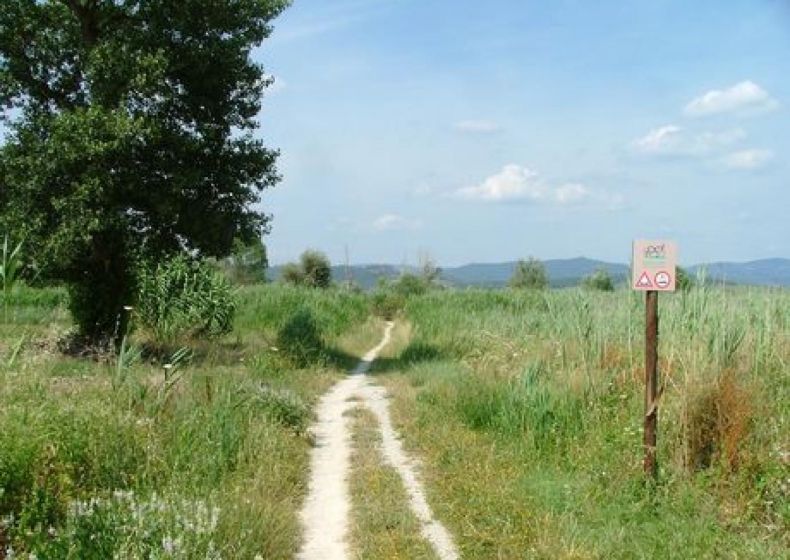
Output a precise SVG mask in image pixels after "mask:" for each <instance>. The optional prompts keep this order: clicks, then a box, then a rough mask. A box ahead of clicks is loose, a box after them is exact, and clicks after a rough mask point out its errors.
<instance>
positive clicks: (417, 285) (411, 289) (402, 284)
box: [391, 272, 431, 297]
mask: <svg viewBox="0 0 790 560" xmlns="http://www.w3.org/2000/svg"><path fill="white" fill-rule="evenodd" d="M430 282H431V281H430V280H428V279H426V278H425V277H423V276H417V275H415V274H411V273H409V272H404V273H403V274H401V275H400V277H398V279H397V280H395V281H394V282H393V283H392V285H391V289H392V290H394V291H395V292H396V293H398V294H400V295H402V296H404V297H410V296H419V295H422V294H424V293H425V292H427V291H428V288H429V287H430V285H431V284H430Z"/></svg>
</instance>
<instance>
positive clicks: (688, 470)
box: [394, 282, 790, 558]
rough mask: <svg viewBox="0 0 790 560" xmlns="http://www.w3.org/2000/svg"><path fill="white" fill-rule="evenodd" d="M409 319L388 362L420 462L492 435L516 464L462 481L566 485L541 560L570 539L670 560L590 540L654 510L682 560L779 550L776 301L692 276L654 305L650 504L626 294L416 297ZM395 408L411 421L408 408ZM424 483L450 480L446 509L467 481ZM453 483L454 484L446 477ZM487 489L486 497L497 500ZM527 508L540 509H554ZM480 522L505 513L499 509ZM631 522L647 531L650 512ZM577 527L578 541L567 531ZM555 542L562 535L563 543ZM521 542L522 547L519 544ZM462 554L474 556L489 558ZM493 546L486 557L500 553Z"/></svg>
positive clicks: (780, 323) (618, 553) (781, 365)
mask: <svg viewBox="0 0 790 560" xmlns="http://www.w3.org/2000/svg"><path fill="white" fill-rule="evenodd" d="M406 311H407V316H408V319H409V320H410V321H411V323H412V333H413V338H412V340H411V342H410V345H409V346H408V347H407V348H406V349H405V350H404V352H403V353H402V355H401V356H402V357H401V361H400V364H398V365H397V366H394V367H400V368H403V370H404V372H405V373H406V376H407V378H409V379H411V381H412V384H413V385H414V386H415V387H417V388H418V389H417V390H418V393H417V399H416V406H417V408H416V411H412V412H410V413H409V415H408V416H406V417H405V418H407V417H409V416H412V415H414V416H415V421H414V422H415V424H414V425H415V426H420V427H421V431H415V432H414V434H413V436H414V437H416V438H417V439H418V440H420V441H424V442H430V444H428V443H426V444H425V445H427V446H428V447H423V451H424V452H425V453H427V454H431V453H433V447H438V448H440V449H441V451H437V453H438V456H437V458H436V460H437V461H439V462H440V464H446V463H445V462H443V459H442V457H451V456H453V453H455V452H456V451H455V449H454V442H456V441H466V442H467V443H466V445H469V441H468V440H466V439H465V436H464V435H463V434H464V433H465V432H464V429H466V430H471V431H472V432H474V433H479V434H483V435H484V437H485V439H484V440H483V441H484V442H488V441H490V440H489V439H488V438H493V442H494V443H482V444H481V445H483V446H485V445H489V446H493V447H491V448H490V449H489V450H488V454H489V456H490V455H491V454H492V453H493V454H495V455H499V456H501V457H509V456H510V455H511V454H512V455H514V456H517V457H518V460H519V461H521V462H522V463H521V464H520V465H519V464H517V463H507V461H505V460H504V459H503V460H502V464H501V465H500V467H499V468H500V470H499V471H494V472H486V473H485V474H481V473H478V475H469V476H483V477H484V476H492V477H494V476H497V475H496V473H497V472H498V473H499V476H500V477H503V476H505V477H506V476H512V473H513V472H514V469H515V471H516V472H519V473H522V476H532V475H528V474H527V473H534V477H537V478H540V479H541V482H540V485H541V487H545V485H548V486H553V485H555V484H557V485H559V486H563V485H569V486H570V487H575V488H576V490H575V494H573V496H572V497H568V496H564V494H563V496H564V497H562V498H560V497H558V496H554V497H553V498H552V499H561V500H565V501H567V500H570V502H569V503H571V504H575V506H574V507H576V508H577V513H576V514H570V513H562V514H555V513H548V514H547V515H549V518H551V519H555V518H556V525H555V524H554V523H555V522H554V521H552V522H551V527H550V528H547V529H546V530H547V531H554V532H557V533H558V537H557V539H555V540H554V541H552V542H553V545H552V546H556V548H552V547H551V546H549V547H548V548H547V549H545V550H548V551H550V552H545V551H544V553H545V554H547V555H548V556H550V557H552V556H553V557H556V556H565V555H568V556H571V557H574V556H573V554H569V552H568V550H569V549H568V548H567V546H569V545H568V543H569V542H573V543H574V546H578V547H580V548H581V549H586V550H589V551H592V552H590V557H628V555H627V554H625V553H624V552H623V551H624V550H625V548H617V547H614V543H615V542H619V543H620V545H619V546H621V547H626V546H628V547H631V548H628V550H631V551H633V550H635V549H634V548H633V547H634V546H636V547H637V548H636V549H639V547H642V548H641V550H642V552H641V553H635V554H636V556H637V557H639V556H643V557H650V556H652V557H667V554H669V552H668V551H667V549H665V548H663V547H662V546H659V545H658V543H648V542H645V541H644V540H640V539H639V537H637V536H633V537H631V538H629V539H628V541H629V543H628V544H627V545H626V544H625V543H624V542H623V541H622V540H618V539H617V538H614V537H613V533H612V532H616V531H617V530H618V526H617V524H615V525H614V526H611V527H609V528H608V529H606V530H601V531H598V532H597V533H596V531H595V530H594V524H595V523H605V520H606V519H607V517H609V516H611V515H612V511H614V510H615V509H617V508H620V509H622V510H623V511H625V510H632V511H633V510H639V511H640V512H642V511H645V512H646V511H647V509H646V508H656V509H658V510H661V512H662V513H660V515H663V516H665V517H664V518H662V519H661V520H660V523H664V524H665V525H664V527H666V526H667V525H671V524H676V525H677V526H678V527H679V529H677V532H676V537H677V538H678V539H679V540H680V541H681V542H684V543H686V544H685V545H683V546H688V547H690V548H689V550H695V551H696V552H694V553H690V554H691V556H694V555H695V554H696V555H703V556H705V555H708V556H710V555H713V556H716V555H717V554H719V553H720V552H721V551H723V550H725V549H726V548H727V547H728V546H732V547H733V550H739V551H740V552H739V553H737V554H740V555H741V556H743V557H750V558H759V557H764V556H765V555H766V554H768V555H769V556H771V555H772V554H774V553H775V552H776V551H777V550H779V549H781V548H782V542H785V541H783V540H782V538H781V537H780V535H782V534H783V531H785V530H786V529H787V527H788V523H789V522H790V517H788V514H789V513H790V511H788V509H787V507H786V504H787V503H788V499H790V494H788V492H790V489H788V487H787V483H786V472H787V471H786V468H787V467H786V465H787V463H786V461H787V453H788V451H787V450H788V447H787V446H788V440H787V436H786V434H788V433H790V425H789V424H788V419H789V418H790V414H788V412H790V408H788V407H790V404H789V403H790V383H788V376H787V373H788V371H790V369H789V368H788V359H790V293H789V292H788V291H786V290H780V289H767V288H763V289H758V288H747V287H738V288H733V287H728V288H723V287H717V286H711V285H708V284H706V283H705V282H701V283H698V286H697V287H696V288H695V289H692V290H689V291H687V292H681V293H677V294H673V295H666V296H664V295H662V296H661V298H660V329H659V331H660V364H659V370H660V372H659V375H660V383H661V385H662V386H663V388H664V393H663V396H662V398H661V401H660V412H659V416H660V420H659V452H658V454H659V462H660V465H661V481H660V487H659V489H658V491H657V494H652V495H651V494H650V493H649V492H647V491H646V488H645V487H644V486H643V484H642V483H643V481H644V479H643V476H642V473H641V455H642V449H641V426H642V420H641V418H642V415H643V412H644V404H643V402H644V401H643V399H644V373H643V370H644V357H643V352H644V300H643V297H642V296H641V295H640V294H634V293H631V292H628V291H616V292H614V293H602V292H594V291H584V290H578V289H567V290H556V291H550V292H546V293H543V294H524V293H518V292H515V291H513V292H507V291H502V292H490V291H484V290H466V291H446V292H435V293H429V294H426V295H424V296H422V297H416V298H412V299H411V300H410V301H409V303H408V305H407V309H406ZM403 406H404V407H407V408H408V409H413V408H414V406H415V403H411V404H405V403H404V405H403ZM439 426H441V427H439ZM452 426H456V428H453V427H452ZM448 430H449V431H450V432H451V433H450V434H448ZM453 430H455V431H453ZM439 434H441V435H439ZM472 441H477V440H472ZM483 449H485V447H483ZM483 449H481V453H482V452H483ZM494 449H495V450H494ZM491 460H492V461H494V462H497V461H498V460H496V459H493V458H492V459H491ZM448 468H449V467H448ZM538 473H544V474H543V475H539V474H538ZM782 473H785V474H782ZM436 476H437V477H439V478H447V480H448V482H447V486H448V487H449V488H450V489H448V494H446V495H444V497H445V499H450V500H454V499H456V495H455V494H454V493H453V492H461V491H460V490H452V488H455V487H456V485H457V486H458V487H460V486H461V485H464V486H463V487H464V490H463V492H462V493H466V494H468V493H469V492H470V490H469V485H472V484H473V482H472V481H471V480H466V479H465V478H464V477H465V475H464V473H463V472H462V471H459V472H455V471H453V472H444V473H443V474H441V475H439V474H437V475H436ZM541 476H542V478H541ZM457 477H461V480H458V481H457V484H456V483H455V482H450V480H453V481H455V479H456V478H457ZM537 478H536V480H537ZM464 481H466V482H465V483H464ZM478 483H479V484H480V485H482V484H483V482H482V481H478ZM491 484H492V487H491V488H489V489H488V490H487V491H489V492H490V491H492V489H494V488H497V486H496V483H495V482H493V481H492V483H491ZM481 491H482V490H481ZM497 491H499V490H497ZM512 491H513V492H514V493H516V494H517V495H519V496H521V499H522V500H523V499H529V498H528V497H526V496H522V495H521V494H519V493H520V492H523V491H524V487H523V486H520V485H517V486H513V490H512ZM531 491H534V489H532V490H531ZM560 494H562V493H560ZM583 496H584V498H582V497H583ZM690 496H695V497H694V498H693V499H692V498H690ZM778 496H781V498H778ZM458 499H460V494H459V495H458ZM467 499H468V500H469V501H470V502H473V503H474V502H475V500H478V499H481V498H480V497H479V496H477V495H474V496H467ZM687 499H692V502H689V503H686V502H684V500H687ZM516 501H518V500H516ZM651 504H652V505H651ZM689 504H692V505H689ZM694 504H696V505H694ZM537 507H539V508H544V509H543V512H544V513H545V512H546V511H548V512H551V511H556V508H558V507H562V502H560V503H556V502H555V503H548V502H547V503H541V504H538V506H537ZM459 511H461V510H459ZM463 511H465V515H467V516H469V515H472V512H470V511H468V510H463ZM562 511H565V510H564V509H562ZM538 513H540V512H538ZM489 514H490V515H507V516H508V519H515V518H516V517H517V516H518V513H517V512H516V511H515V510H513V511H510V510H508V511H507V513H505V512H503V510H501V509H500V510H499V511H498V512H497V514H494V513H493V512H489ZM639 515H641V513H640V514H639ZM656 515H659V514H658V513H656ZM692 518H693V520H692ZM464 519H465V521H463V523H470V521H469V518H468V517H465V518H464ZM477 522H480V523H485V522H484V521H481V520H478V521H477ZM477 522H475V523H477ZM645 522H646V523H648V524H654V525H655V524H656V523H658V522H659V521H652V520H651V518H650V517H646V518H645ZM610 523H611V522H610ZM573 526H576V527H577V531H576V532H575V533H573V535H571V533H568V530H569V527H573ZM717 526H726V527H731V528H733V530H735V531H738V532H740V533H742V534H748V535H750V537H749V538H747V539H745V540H741V541H738V540H737V539H732V538H730V537H729V536H728V535H727V534H726V533H723V532H721V531H720V530H718V529H713V528H712V527H717ZM703 527H704V529H703ZM478 529H479V530H482V529H480V528H479V527H478ZM784 534H785V536H786V534H788V533H786V532H784ZM559 535H564V536H563V537H562V538H568V539H570V540H569V541H567V542H565V544H562V543H560V542H559V539H560V536H559ZM607 535H608V536H607ZM501 538H502V539H503V540H502V542H504V539H505V537H504V536H502V537H501ZM524 539H526V540H522V541H521V542H522V543H524V545H525V546H527V545H526V543H527V542H529V540H528V539H529V537H528V536H527V535H525V536H524ZM607 539H610V540H609V541H607ZM706 539H707V541H706ZM705 542H707V544H705ZM532 543H533V546H537V545H536V544H535V541H534V540H533V541H532ZM725 543H726V544H725ZM544 544H545V543H544ZM785 544H786V542H785ZM469 546H470V547H471V548H470V550H475V551H477V552H475V554H479V555H480V557H483V558H487V557H492V558H493V557H496V556H494V555H492V554H488V553H484V552H482V551H481V549H479V548H478V547H477V545H472V544H470V545H469ZM495 549H496V547H495ZM502 550H505V549H499V554H500V555H502V554H505V556H507V554H506V553H504V552H502ZM651 551H652V552H651ZM715 551H719V552H715ZM755 551H760V552H759V553H757V552H755ZM771 551H773V552H771ZM511 553H513V552H512V551H511ZM519 554H521V552H519ZM737 554H736V555H737ZM761 555H762V556H761ZM473 556H474V554H473Z"/></svg>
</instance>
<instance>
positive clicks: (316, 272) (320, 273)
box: [299, 250, 332, 288]
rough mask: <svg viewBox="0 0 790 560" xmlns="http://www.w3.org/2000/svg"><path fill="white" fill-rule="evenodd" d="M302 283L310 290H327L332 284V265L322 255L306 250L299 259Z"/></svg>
mask: <svg viewBox="0 0 790 560" xmlns="http://www.w3.org/2000/svg"><path fill="white" fill-rule="evenodd" d="M299 263H300V264H301V266H302V273H303V274H304V283H305V284H306V285H307V286H310V287H312V288H328V287H329V286H330V285H331V284H332V265H331V264H330V262H329V259H328V258H327V256H326V255H325V254H324V253H321V252H320V251H313V250H307V251H305V252H304V253H302V255H301V256H300V257H299Z"/></svg>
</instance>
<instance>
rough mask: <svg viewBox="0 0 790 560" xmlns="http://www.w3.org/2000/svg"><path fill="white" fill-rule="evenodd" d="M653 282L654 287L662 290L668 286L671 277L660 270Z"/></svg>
mask: <svg viewBox="0 0 790 560" xmlns="http://www.w3.org/2000/svg"><path fill="white" fill-rule="evenodd" d="M655 280H656V287H658V288H661V289H664V288H668V287H669V284H670V283H671V282H672V276H670V274H669V272H667V271H666V270H662V271H661V272H659V273H657V274H656V278H655Z"/></svg>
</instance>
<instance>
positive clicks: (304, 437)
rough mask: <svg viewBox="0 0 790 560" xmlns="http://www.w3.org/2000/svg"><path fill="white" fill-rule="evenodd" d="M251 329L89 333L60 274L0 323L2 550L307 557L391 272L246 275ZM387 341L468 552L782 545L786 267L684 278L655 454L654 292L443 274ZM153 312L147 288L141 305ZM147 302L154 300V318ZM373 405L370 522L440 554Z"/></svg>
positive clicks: (632, 551) (380, 536) (370, 552)
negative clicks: (656, 467) (359, 289)
mask: <svg viewBox="0 0 790 560" xmlns="http://www.w3.org/2000/svg"><path fill="white" fill-rule="evenodd" d="M238 297H239V303H238V311H237V316H236V319H235V325H234V326H235V328H234V331H233V332H232V333H231V334H229V335H225V336H223V337H222V338H220V339H216V340H213V341H199V342H197V343H195V344H193V345H190V346H189V347H186V346H185V347H180V346H174V347H172V348H170V349H167V351H166V352H165V354H164V355H162V350H161V349H160V351H159V354H157V355H150V354H149V352H147V351H146V347H145V344H144V340H145V337H144V333H142V332H136V331H132V332H131V334H130V336H129V337H128V339H127V341H126V342H125V344H124V346H123V347H122V349H121V351H120V352H119V353H118V354H112V355H107V356H104V357H98V358H96V357H67V356H64V355H63V354H62V352H61V351H60V349H59V348H58V341H59V340H60V339H61V338H62V337H63V335H64V334H65V333H66V332H67V331H68V329H69V328H70V324H71V322H70V318H69V316H68V312H67V311H65V307H64V305H65V294H64V293H63V292H62V291H61V290H58V289H37V290H34V289H30V288H25V287H21V286H18V287H16V288H15V289H14V292H13V295H12V299H11V301H10V305H9V307H8V313H7V314H6V316H5V317H4V320H3V321H2V323H0V403H2V406H0V557H2V556H3V554H5V555H6V557H7V558H10V557H12V556H11V554H9V551H11V550H13V551H14V553H13V554H14V555H15V556H13V557H18V558H28V557H32V556H30V554H31V553H33V554H35V557H38V558H74V559H78V558H79V559H93V558H96V559H99V558H111V557H118V558H241V559H243V558H250V559H254V558H262V559H263V558H265V559H278V558H292V557H293V554H294V553H295V551H296V549H297V547H298V543H299V538H300V530H299V526H298V519H297V513H296V512H297V511H298V509H299V507H300V505H301V502H302V499H303V497H304V494H305V484H306V480H307V468H308V456H309V450H310V437H309V434H308V431H307V427H308V425H309V423H310V421H311V419H312V407H313V405H314V404H315V402H316V400H317V397H318V396H319V395H320V394H321V393H322V392H323V391H325V390H326V389H327V388H328V387H329V386H330V385H331V384H332V383H333V382H334V381H336V380H338V379H339V378H340V377H341V376H342V375H343V374H344V372H345V370H346V369H348V367H349V366H350V365H351V364H353V363H354V361H355V360H356V357H357V356H359V355H360V354H362V353H364V351H365V350H366V349H368V348H369V347H371V346H372V345H373V344H375V342H376V341H377V340H378V339H379V338H380V334H381V320H380V319H377V318H375V317H372V316H371V304H373V309H376V306H375V300H376V298H375V297H370V296H369V295H367V294H364V293H354V292H352V291H344V290H341V289H336V288H332V289H327V290H318V289H310V288H297V287H289V286H283V285H258V286H252V287H245V288H242V289H240V290H239V292H238ZM399 301H401V304H402V305H404V308H403V309H402V310H401V311H399V312H398V313H397V317H396V330H395V339H394V342H393V343H392V344H391V345H390V346H389V347H388V348H387V349H385V351H384V353H383V354H382V358H381V359H380V360H379V361H377V362H376V363H375V364H374V370H373V375H374V376H375V380H376V381H377V382H380V383H382V384H384V385H385V386H387V387H388V389H389V390H390V391H391V393H392V395H393V401H392V402H393V413H394V415H395V420H396V424H397V425H396V427H397V428H398V429H399V431H400V432H401V433H402V435H403V438H404V443H405V445H406V447H407V449H409V450H410V451H411V452H413V453H414V454H415V455H416V456H418V457H420V458H421V463H422V471H421V472H422V475H423V478H424V479H425V484H426V486H427V490H428V494H429V495H428V498H429V501H430V502H431V504H432V506H433V508H434V510H435V512H436V514H437V516H438V517H439V518H440V519H442V520H443V521H444V522H445V523H446V524H447V525H448V528H449V529H450V531H451V532H452V533H453V534H454V536H455V538H456V541H457V543H458V545H459V547H460V548H461V553H462V556H463V557H464V558H474V559H478V558H480V559H489V558H490V559H495V558H497V559H498V558H505V559H512V558H678V557H682V558H783V557H787V556H788V555H787V552H786V551H787V550H788V547H790V538H789V537H788V535H790V531H789V529H790V523H789V522H790V505H789V504H790V501H789V500H788V497H790V468H789V467H790V455H789V454H790V440H789V439H788V438H789V437H790V436H789V435H788V434H790V426H788V408H789V407H790V383H789V382H788V375H787V373H788V371H789V369H788V364H789V363H790V293H788V292H787V291H782V290H770V289H751V288H726V289H725V288H720V287H706V286H701V287H697V288H694V289H692V290H690V291H689V292H687V293H678V294H674V295H670V296H666V297H664V296H662V297H661V301H660V307H661V325H660V333H661V342H660V344H661V346H660V356H661V361H660V375H661V381H662V383H663V386H664V394H663V397H662V399H661V402H660V417H659V440H658V441H659V449H658V457H659V463H660V474H659V479H658V481H657V482H655V483H653V482H648V481H646V480H645V477H644V475H643V473H642V467H641V458H642V447H641V418H642V415H643V412H644V409H643V407H644V403H643V398H644V397H643V391H644V382H643V329H644V318H643V313H644V304H643V299H642V297H640V296H639V295H638V294H633V293H630V292H626V291H616V292H614V293H601V292H595V291H586V290H580V289H575V288H574V289H563V290H547V291H538V290H535V291H530V290H520V291H516V290H507V291H506V290H503V291H486V290H464V291H460V290H449V289H448V290H431V291H428V292H427V293H425V294H421V295H412V296H409V297H407V298H405V299H403V300H399ZM131 313H132V314H134V313H135V311H134V310H132V311H131ZM132 323H134V317H133V318H132ZM374 422H375V420H374V419H373V418H372V417H371V416H370V415H369V414H366V413H364V412H360V413H359V414H358V415H357V416H356V419H355V426H356V428H355V441H356V442H357V449H356V451H355V456H354V469H355V476H354V481H353V483H352V494H353V498H354V505H355V514H354V515H355V517H354V519H355V528H354V530H353V531H352V544H353V547H354V549H355V550H356V551H358V557H360V558H375V557H381V558H384V557H386V558H430V557H431V556H430V551H428V550H427V549H426V547H425V545H424V543H423V542H421V541H420V540H419V539H415V537H414V531H415V520H414V519H413V518H411V517H410V515H409V514H408V512H407V511H406V510H405V509H404V506H403V499H402V496H403V491H402V489H401V488H399V486H398V482H397V478H396V477H395V476H394V473H392V472H390V470H388V468H386V467H382V466H381V465H380V464H379V463H378V462H377V461H376V460H375V456H374V455H373V454H374V453H375V447H376V437H375V432H374V431H373V430H372V426H371V424H372V423H374Z"/></svg>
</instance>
